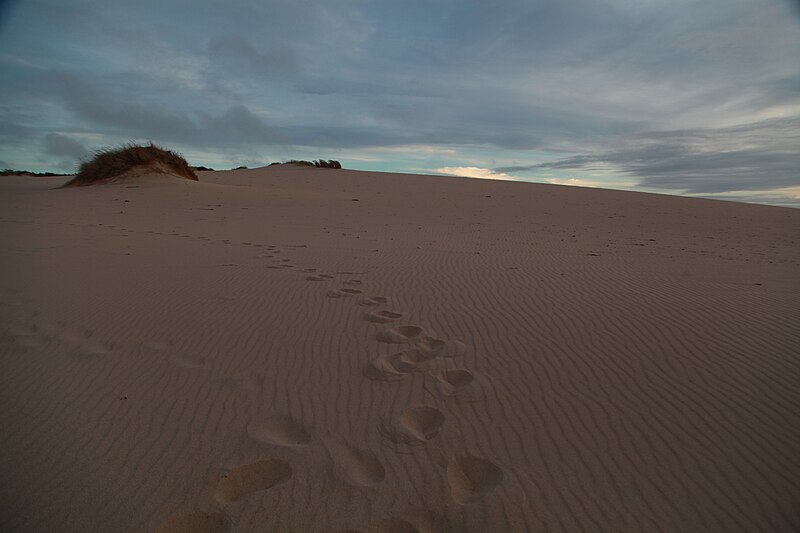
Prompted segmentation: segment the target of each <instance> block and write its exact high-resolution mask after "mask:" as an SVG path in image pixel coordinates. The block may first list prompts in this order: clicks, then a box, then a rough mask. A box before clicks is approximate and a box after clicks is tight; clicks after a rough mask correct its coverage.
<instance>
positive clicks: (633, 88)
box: [0, 0, 800, 207]
mask: <svg viewBox="0 0 800 533" xmlns="http://www.w3.org/2000/svg"><path fill="white" fill-rule="evenodd" d="M131 141H132V142H145V141H152V142H155V143H157V144H160V145H162V146H164V147H166V148H170V149H173V150H176V151H178V152H180V153H182V154H183V155H184V156H185V157H186V158H187V159H188V160H189V162H190V164H193V165H203V166H210V167H213V168H232V167H236V166H241V165H244V166H249V167H251V168H252V167H257V166H261V165H265V164H268V163H270V162H273V161H281V160H287V159H317V158H325V159H338V160H340V161H341V162H342V164H343V165H344V166H345V167H346V168H354V169H363V170H378V171H389V172H409V173H431V174H452V175H461V176H468V177H474V178H488V179H505V180H518V181H530V182H541V183H555V184H564V185H580V186H590V187H606V188H616V189H628V190H639V191H649V192H660V193H667V194H679V195H690V196H701V197H706V198H720V199H729V200H738V201H748V202H757V203H767V204H773V205H784V206H792V207H800V2H798V0H496V1H493V2H487V1H486V0H480V1H478V0H424V1H422V0H404V1H396V0H392V1H389V0H381V1H378V0H372V1H370V0H292V1H288V0H284V1H274V0H227V1H225V2H220V1H210V0H191V1H189V0H174V1H169V0H137V1H136V2H131V1H130V0H127V1H124V2H123V1H118V0H102V1H100V0H70V1H68V2H66V1H63V0H42V1H39V0H12V1H10V2H9V1H8V0H0V168H15V169H27V170H34V171H56V172H59V171H60V172H72V171H74V170H75V169H76V168H77V165H78V164H79V162H80V161H81V160H82V159H85V158H87V157H90V156H91V153H92V152H93V151H95V150H98V149H100V148H103V147H108V146H114V145H119V144H121V143H124V142H131Z"/></svg>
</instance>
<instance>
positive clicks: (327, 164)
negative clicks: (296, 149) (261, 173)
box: [269, 159, 342, 168]
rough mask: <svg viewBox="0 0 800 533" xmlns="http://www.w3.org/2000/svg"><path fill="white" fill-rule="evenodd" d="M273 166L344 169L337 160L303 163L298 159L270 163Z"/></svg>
mask: <svg viewBox="0 0 800 533" xmlns="http://www.w3.org/2000/svg"><path fill="white" fill-rule="evenodd" d="M273 165H295V166H298V167H316V168H342V164H341V163H339V162H338V161H336V160H335V159H329V160H325V159H318V160H316V161H302V160H297V159H290V160H289V161H284V162H283V163H270V165H269V166H273Z"/></svg>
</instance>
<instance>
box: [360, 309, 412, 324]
mask: <svg viewBox="0 0 800 533" xmlns="http://www.w3.org/2000/svg"><path fill="white" fill-rule="evenodd" d="M402 316H403V315H402V314H400V313H395V312H393V311H371V312H369V313H367V314H366V315H364V320H366V321H367V322H375V323H376V324H385V323H387V322H393V321H395V320H397V319H398V318H401V317H402Z"/></svg>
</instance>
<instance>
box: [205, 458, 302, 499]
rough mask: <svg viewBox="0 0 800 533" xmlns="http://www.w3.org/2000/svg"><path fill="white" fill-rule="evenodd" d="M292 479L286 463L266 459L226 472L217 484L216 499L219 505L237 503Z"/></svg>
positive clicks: (290, 468)
mask: <svg viewBox="0 0 800 533" xmlns="http://www.w3.org/2000/svg"><path fill="white" fill-rule="evenodd" d="M291 477H292V467H291V466H289V463H287V462H286V461H281V460H279V459H266V460H264V461H258V462H255V463H250V464H247V465H243V466H240V467H238V468H235V469H233V470H231V471H230V472H228V473H227V474H226V475H225V476H223V477H222V479H220V480H219V483H218V484H217V491H216V498H217V501H218V502H220V503H229V502H235V501H238V500H240V499H242V498H244V497H245V496H247V495H248V494H252V493H253V492H258V491H261V490H266V489H269V488H272V487H274V486H276V485H280V484H281V483H284V482H286V481H288V480H289V478H291Z"/></svg>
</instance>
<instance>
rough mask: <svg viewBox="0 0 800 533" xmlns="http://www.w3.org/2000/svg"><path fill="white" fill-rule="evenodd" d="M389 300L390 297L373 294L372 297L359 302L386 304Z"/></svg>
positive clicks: (373, 304) (362, 303)
mask: <svg viewBox="0 0 800 533" xmlns="http://www.w3.org/2000/svg"><path fill="white" fill-rule="evenodd" d="M388 302H389V299H388V298H386V297H384V296H372V297H370V298H364V299H363V300H361V301H360V302H359V303H360V304H361V305H372V306H375V305H386V304H387V303H388Z"/></svg>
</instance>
